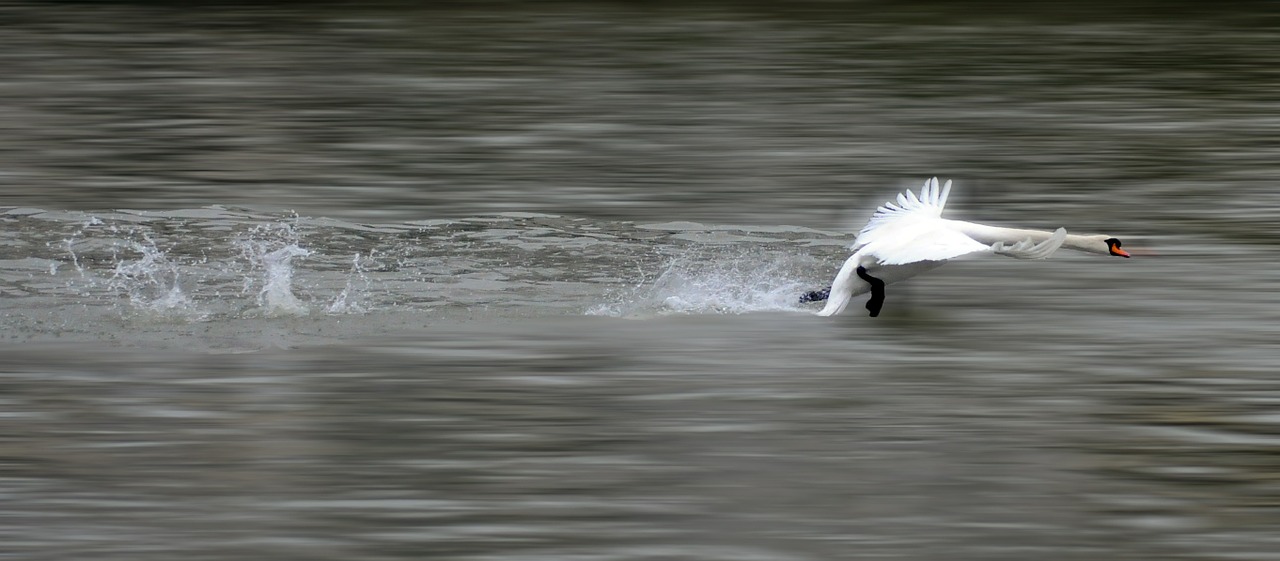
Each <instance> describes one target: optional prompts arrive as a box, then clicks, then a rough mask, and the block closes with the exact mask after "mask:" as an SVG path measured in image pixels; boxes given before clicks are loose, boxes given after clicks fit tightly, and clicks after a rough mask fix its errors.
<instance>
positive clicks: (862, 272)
mask: <svg viewBox="0 0 1280 561" xmlns="http://www.w3.org/2000/svg"><path fill="white" fill-rule="evenodd" d="M857 273H858V278H860V279H862V280H864V281H867V284H869V285H871V299H870V300H867V311H868V312H871V317H876V316H878V315H880V308H881V307H883V306H884V281H882V280H880V279H878V278H875V277H873V276H871V275H868V274H867V268H866V267H858V269H857Z"/></svg>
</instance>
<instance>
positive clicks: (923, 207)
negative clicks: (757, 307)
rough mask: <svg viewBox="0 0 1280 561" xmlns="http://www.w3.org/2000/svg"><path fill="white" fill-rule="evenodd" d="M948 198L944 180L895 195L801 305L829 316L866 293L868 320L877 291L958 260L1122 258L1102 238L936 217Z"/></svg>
mask: <svg viewBox="0 0 1280 561" xmlns="http://www.w3.org/2000/svg"><path fill="white" fill-rule="evenodd" d="M950 193H951V181H947V183H946V184H945V185H943V186H942V188H941V189H939V188H938V178H936V177H934V178H932V179H930V180H928V181H926V182H925V183H924V186H923V187H921V188H920V194H919V195H916V194H915V193H912V192H911V191H910V190H907V191H905V192H903V193H902V194H900V195H898V201H897V204H894V203H893V202H888V203H885V204H884V205H883V206H881V207H880V208H878V209H876V212H875V214H873V215H872V216H871V219H870V220H869V221H867V225H866V226H865V227H863V228H862V230H861V231H859V232H858V237H857V239H856V240H855V241H854V243H853V245H851V246H849V249H851V250H853V255H852V256H850V257H849V259H848V260H847V261H845V262H844V266H842V267H840V272H839V273H838V274H836V278H835V280H834V281H832V282H831V286H830V287H828V288H826V289H823V290H815V291H812V292H807V293H805V294H803V295H802V296H800V302H801V303H804V302H816V301H820V300H826V301H827V304H826V306H825V307H823V308H822V310H821V311H819V312H818V315H820V316H833V315H835V314H838V313H840V312H842V311H844V309H845V307H846V306H848V305H849V300H850V299H852V298H853V297H854V296H856V295H859V294H862V293H865V292H870V293H871V298H870V299H869V300H868V301H867V310H868V311H869V312H871V317H876V316H877V315H879V314H880V308H881V306H883V305H884V287H885V285H887V284H892V283H895V282H898V281H901V280H904V279H908V278H911V277H914V276H916V275H918V274H920V273H923V272H925V271H928V270H931V269H935V268H937V267H940V266H942V264H944V263H946V262H947V261H948V260H951V259H955V258H957V257H960V256H962V255H969V254H978V253H994V254H996V255H1004V256H1006V257H1013V258H1015V259H1044V258H1046V257H1049V256H1050V255H1052V254H1053V253H1054V252H1055V251H1057V250H1058V248H1064V247H1065V248H1067V249H1073V250H1076V251H1084V252H1087V253H1098V254H1101V255H1115V256H1117V257H1129V253H1128V252H1126V251H1125V250H1123V249H1120V246H1121V245H1122V244H1121V243H1120V240H1118V239H1116V238H1114V237H1111V236H1108V235H1105V234H1101V235H1092V236H1077V235H1070V234H1067V230H1066V229H1065V228H1058V229H1057V230H1055V231H1053V232H1045V231H1041V230H1021V229H1017V228H998V227H996V226H987V225H984V224H976V223H973V222H965V221H963V220H948V219H945V218H943V217H942V209H943V207H945V206H946V204H947V196H948V195H949V194H950Z"/></svg>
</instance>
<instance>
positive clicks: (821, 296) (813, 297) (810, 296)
mask: <svg viewBox="0 0 1280 561" xmlns="http://www.w3.org/2000/svg"><path fill="white" fill-rule="evenodd" d="M830 296H831V287H830V286H828V287H826V288H824V289H822V290H811V291H809V292H806V293H804V294H801V295H800V303H801V304H806V303H809V302H821V301H823V300H826V299H827V298H828V297H830Z"/></svg>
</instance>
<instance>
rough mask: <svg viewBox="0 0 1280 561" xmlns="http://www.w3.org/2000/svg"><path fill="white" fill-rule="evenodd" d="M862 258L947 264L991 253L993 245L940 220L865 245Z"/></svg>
mask: <svg viewBox="0 0 1280 561" xmlns="http://www.w3.org/2000/svg"><path fill="white" fill-rule="evenodd" d="M859 251H860V252H861V253H862V254H863V255H869V256H871V257H874V258H875V259H876V261H877V262H878V263H879V264H881V265H906V264H908V263H917V262H920V261H946V260H948V259H955V258H956V257H960V256H961V255H967V254H970V253H980V252H987V251H991V246H989V245H987V244H984V243H981V242H978V241H975V240H974V239H973V238H970V237H969V236H966V235H964V234H962V233H960V232H957V231H955V230H953V229H951V228H948V227H947V226H946V224H944V223H943V222H942V221H941V220H929V221H922V222H913V223H907V224H900V225H899V227H896V228H894V229H893V235H892V236H883V237H881V238H879V239H876V240H873V241H871V242H870V243H868V244H866V245H864V246H862V248H861V249H860V250H859Z"/></svg>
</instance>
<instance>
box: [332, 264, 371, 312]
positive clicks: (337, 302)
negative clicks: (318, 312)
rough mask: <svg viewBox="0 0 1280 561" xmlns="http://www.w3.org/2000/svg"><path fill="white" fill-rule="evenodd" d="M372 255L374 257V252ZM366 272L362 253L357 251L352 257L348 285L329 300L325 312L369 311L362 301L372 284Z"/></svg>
mask: <svg viewBox="0 0 1280 561" xmlns="http://www.w3.org/2000/svg"><path fill="white" fill-rule="evenodd" d="M370 257H372V253H371V254H370ZM365 272H366V269H365V267H364V265H363V264H362V262H361V255H360V253H358V252H357V253H356V254H355V255H354V256H353V257H352V258H351V273H350V274H349V275H347V284H346V286H345V287H343V289H342V292H339V293H338V295H337V296H335V297H334V298H333V300H332V301H330V302H329V307H328V308H325V313H327V314H331V315H339V314H363V313H366V312H368V311H369V309H368V308H367V307H365V306H364V305H363V304H362V302H361V301H362V300H363V299H364V294H365V292H367V291H368V290H369V287H370V286H371V285H372V282H371V281H370V280H369V277H368V275H366V274H365Z"/></svg>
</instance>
